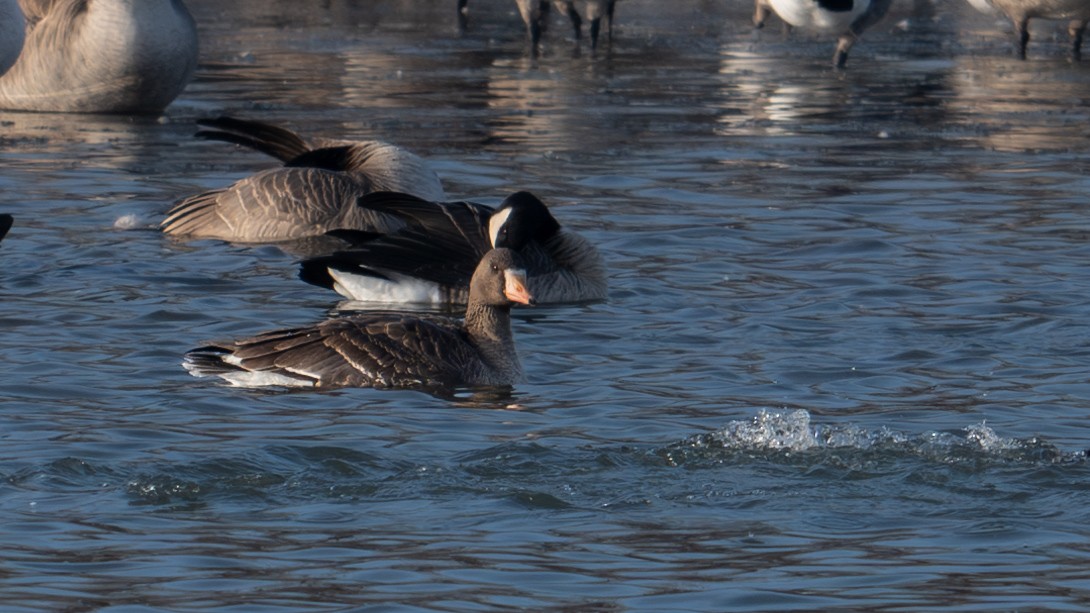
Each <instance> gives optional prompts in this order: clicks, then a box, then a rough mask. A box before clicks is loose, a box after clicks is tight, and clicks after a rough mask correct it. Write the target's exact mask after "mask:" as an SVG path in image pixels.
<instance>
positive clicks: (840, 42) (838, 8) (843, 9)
mask: <svg viewBox="0 0 1090 613" xmlns="http://www.w3.org/2000/svg"><path fill="white" fill-rule="evenodd" d="M892 3H893V0H756V9H755V12H754V14H753V25H754V26H756V27H757V28H762V27H764V23H765V20H766V19H767V18H768V14H769V11H772V12H774V13H776V14H777V15H779V17H780V19H782V20H783V22H784V24H786V25H787V26H788V28H791V27H798V28H804V29H813V30H819V31H822V32H831V33H835V34H837V36H838V38H837V43H836V51H835V53H834V54H833V65H834V66H836V67H837V68H843V67H844V64H845V63H846V62H847V61H848V51H849V50H850V49H851V48H852V45H854V44H855V41H857V40H858V39H859V37H860V36H861V35H862V34H863V31H864V30H866V29H867V28H869V27H870V26H872V25H874V24H876V23H878V21H879V20H881V19H882V17H884V16H885V14H886V11H888V10H889V7H890V4H892Z"/></svg>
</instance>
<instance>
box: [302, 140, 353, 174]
mask: <svg viewBox="0 0 1090 613" xmlns="http://www.w3.org/2000/svg"><path fill="white" fill-rule="evenodd" d="M354 153H355V147H353V146H351V145H340V146H337V147H321V148H318V149H311V150H309V151H305V152H303V153H301V154H299V155H297V156H295V157H293V158H291V159H289V160H286V161H285V164H284V165H285V166H290V167H296V168H322V169H324V170H331V171H334V172H346V171H349V170H354V169H355V166H356V164H357V156H356V155H354Z"/></svg>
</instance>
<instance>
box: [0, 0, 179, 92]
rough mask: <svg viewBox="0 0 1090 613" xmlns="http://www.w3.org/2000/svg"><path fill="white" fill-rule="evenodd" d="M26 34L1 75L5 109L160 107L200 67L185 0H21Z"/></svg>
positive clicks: (0, 85)
mask: <svg viewBox="0 0 1090 613" xmlns="http://www.w3.org/2000/svg"><path fill="white" fill-rule="evenodd" d="M19 5H20V7H21V8H22V13H23V15H24V16H25V18H26V39H25V42H24V44H23V50H22V53H21V54H20V55H19V58H18V59H17V60H16V62H15V64H14V65H13V66H12V67H11V69H10V70H8V71H7V73H5V74H4V75H3V76H0V108H3V109H9V110H24V111H50V112H64V113H159V112H161V111H162V110H163V109H164V108H166V106H167V105H168V104H170V103H171V102H172V101H173V100H174V98H176V97H177V96H178V94H180V93H181V92H182V90H183V89H184V88H185V86H186V84H187V83H189V79H190V77H192V76H193V71H194V69H195V68H196V66H197V27H196V24H195V23H194V22H193V17H192V16H191V15H190V14H189V11H188V10H186V7H185V5H184V4H182V2H181V0H19Z"/></svg>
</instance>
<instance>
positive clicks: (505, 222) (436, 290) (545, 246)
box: [299, 192, 607, 305]
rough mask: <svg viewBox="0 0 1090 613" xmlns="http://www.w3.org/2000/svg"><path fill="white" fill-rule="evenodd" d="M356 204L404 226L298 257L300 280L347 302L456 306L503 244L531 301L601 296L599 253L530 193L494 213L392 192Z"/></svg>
mask: <svg viewBox="0 0 1090 613" xmlns="http://www.w3.org/2000/svg"><path fill="white" fill-rule="evenodd" d="M360 206H362V207H365V208H368V209H371V210H375V211H381V212H383V213H386V214H392V215H397V216H398V217H401V218H403V219H404V220H405V221H406V223H407V224H408V225H407V227H406V228H405V229H402V230H399V231H398V232H395V233H392V234H389V235H385V236H379V237H375V236H373V235H365V236H364V237H363V240H362V241H359V243H358V244H357V245H355V246H354V248H352V249H349V250H344V251H339V252H336V253H334V254H332V255H328V256H321V257H316V258H310V259H307V260H304V261H303V263H302V266H301V270H300V274H299V276H300V277H301V278H302V279H303V280H304V281H306V282H308V283H311V284H314V285H319V286H322V287H328V288H330V289H333V290H335V291H336V292H338V293H340V294H341V295H343V296H345V297H347V298H350V299H352V300H359V301H366V302H415V303H425V304H435V305H442V304H448V303H454V304H462V303H464V302H465V301H466V299H467V296H468V292H469V284H470V277H471V275H472V274H473V270H474V266H475V265H476V262H477V261H478V260H479V259H480V257H481V254H483V253H485V252H487V251H488V250H489V249H491V248H493V247H497V248H499V247H507V248H510V249H514V250H516V251H518V252H519V254H520V255H521V256H522V259H523V261H525V262H526V273H527V277H528V279H529V281H528V282H529V287H530V291H531V292H533V294H534V297H535V299H536V300H537V302H538V304H553V303H561V302H587V301H595V300H604V299H605V298H606V289H607V283H606V274H605V265H604V264H603V263H602V257H601V255H600V254H599V253H598V250H597V249H596V248H595V247H594V245H593V244H591V242H590V241H588V240H587V239H585V238H583V237H582V236H580V235H578V234H576V233H574V232H570V231H567V230H564V229H563V228H562V227H561V226H560V223H559V222H557V221H556V218H554V217H553V216H552V214H551V213H550V212H549V209H548V207H546V206H545V204H544V203H543V202H542V201H541V200H539V199H538V198H537V197H536V196H534V195H533V194H531V193H529V192H517V193H514V194H512V195H510V196H508V197H507V198H506V199H505V200H504V201H503V203H502V204H501V205H500V207H499V208H497V209H494V210H493V209H492V208H491V207H488V206H485V205H482V204H475V203H472V202H446V203H436V202H428V201H425V200H421V199H419V198H416V197H414V196H410V195H407V194H396V193H375V194H369V195H367V196H365V197H364V198H361V199H360ZM335 234H339V235H342V236H343V235H344V234H348V235H351V234H352V233H335ZM349 238H350V237H349Z"/></svg>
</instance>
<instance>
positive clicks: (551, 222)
mask: <svg viewBox="0 0 1090 613" xmlns="http://www.w3.org/2000/svg"><path fill="white" fill-rule="evenodd" d="M559 231H560V223H558V222H557V221H556V219H555V218H554V217H553V216H552V213H550V212H549V208H548V207H546V206H545V203H544V202H542V201H541V200H539V199H538V198H537V196H534V195H533V194H531V193H530V192H515V193H514V194H511V195H510V196H508V197H507V198H506V199H505V200H504V201H503V203H502V204H501V205H500V206H499V208H497V209H496V210H495V212H493V213H492V216H491V217H489V219H488V238H489V240H490V241H491V242H492V246H493V247H497V248H498V247H506V248H508V249H522V248H523V247H525V246H526V244H527V243H529V242H530V241H532V240H537V241H538V242H544V241H546V240H548V239H549V238H551V237H552V236H553V235H555V234H556V233H557V232H559Z"/></svg>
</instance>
